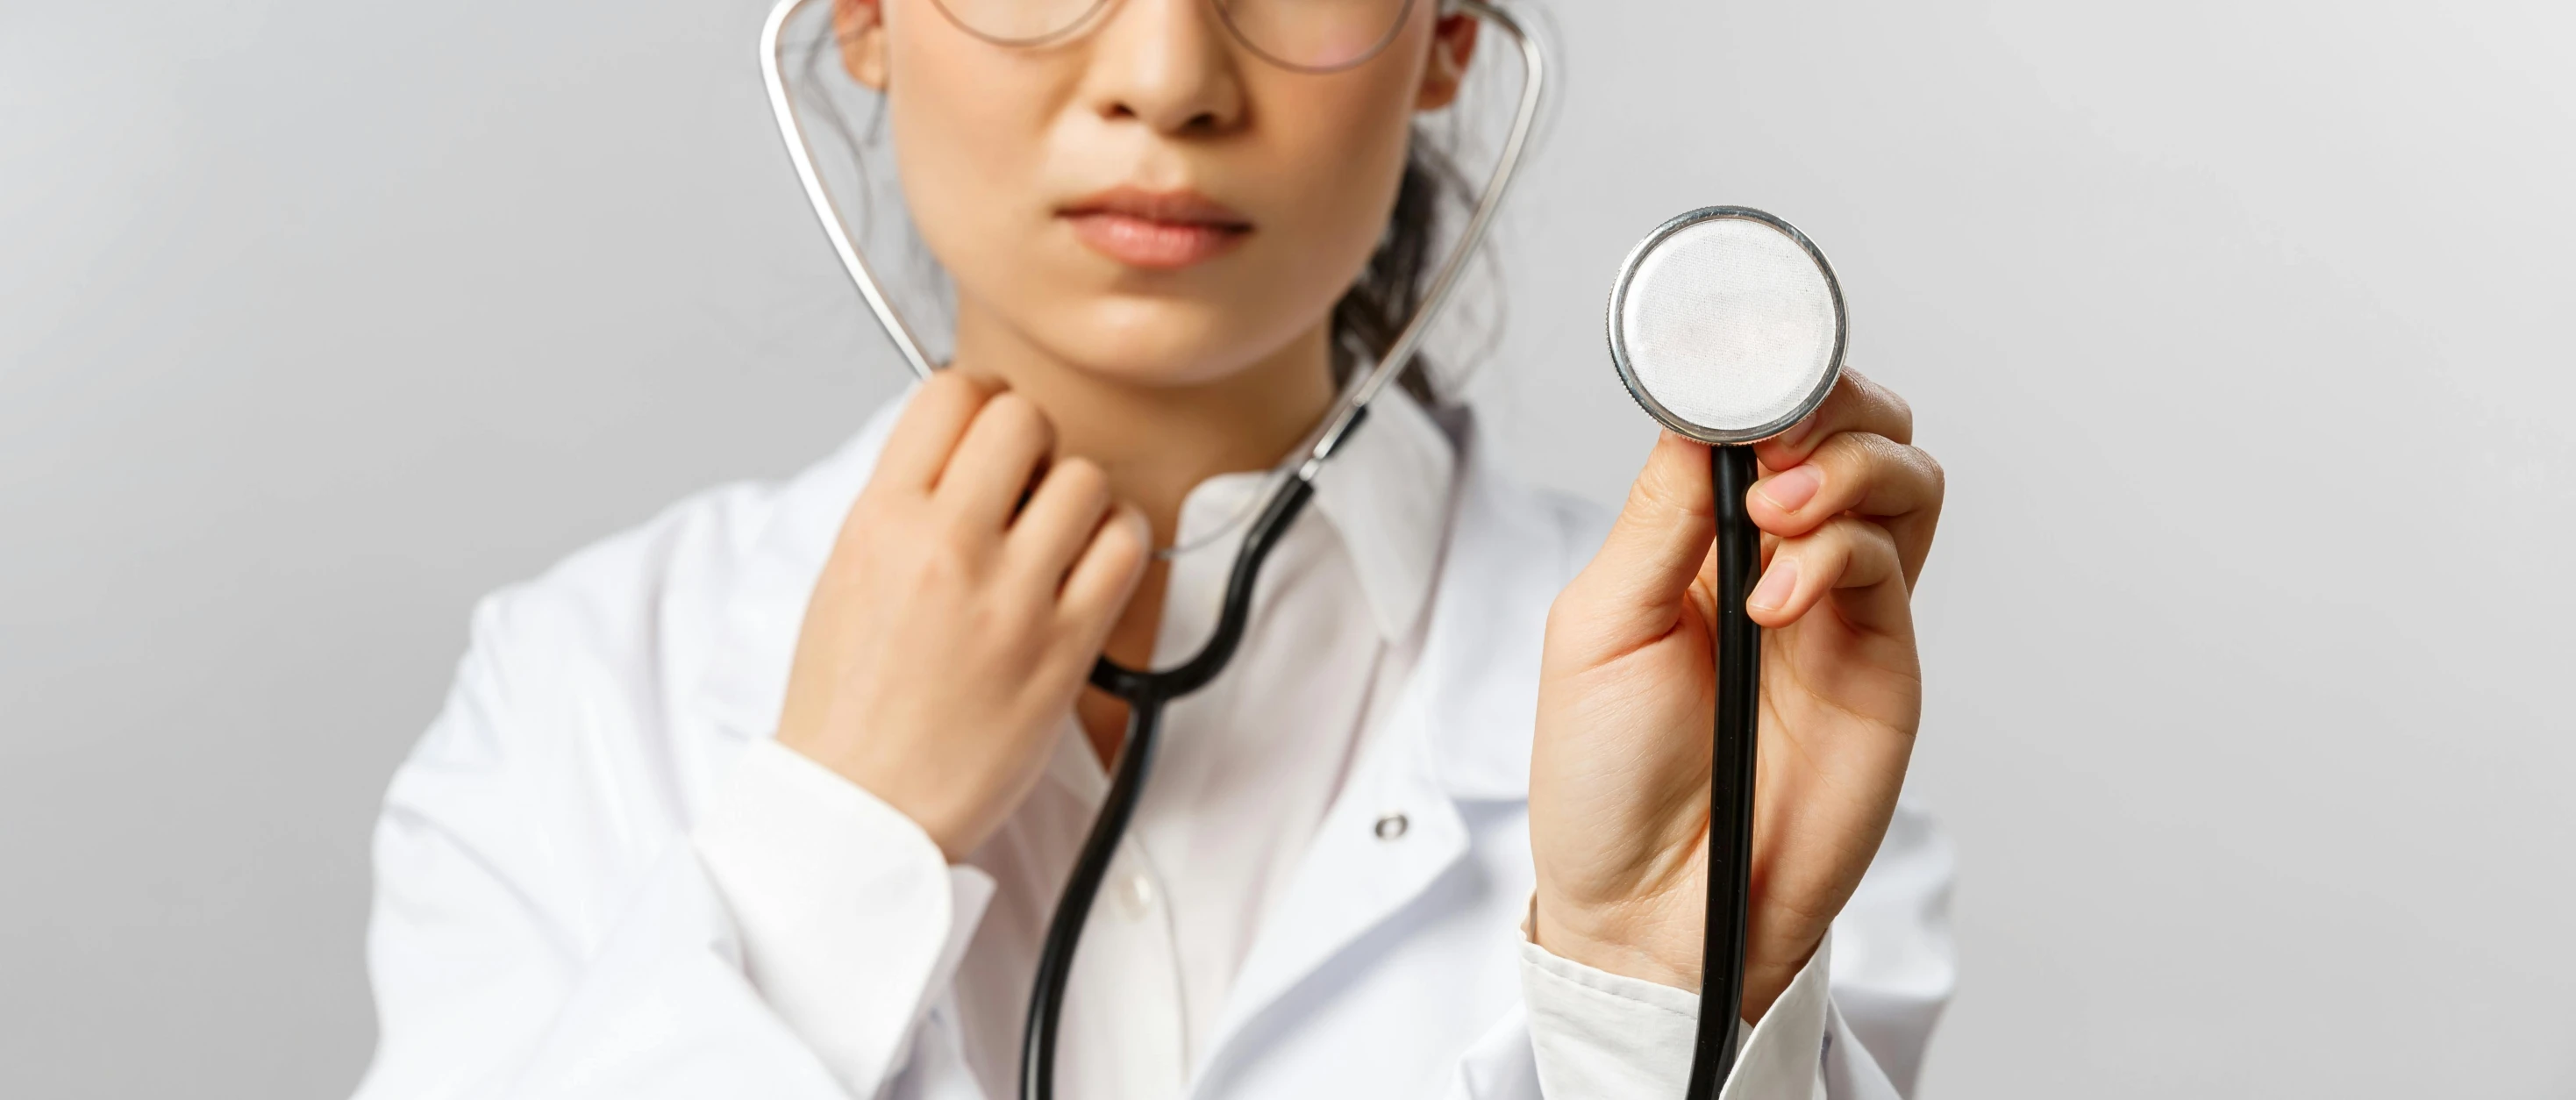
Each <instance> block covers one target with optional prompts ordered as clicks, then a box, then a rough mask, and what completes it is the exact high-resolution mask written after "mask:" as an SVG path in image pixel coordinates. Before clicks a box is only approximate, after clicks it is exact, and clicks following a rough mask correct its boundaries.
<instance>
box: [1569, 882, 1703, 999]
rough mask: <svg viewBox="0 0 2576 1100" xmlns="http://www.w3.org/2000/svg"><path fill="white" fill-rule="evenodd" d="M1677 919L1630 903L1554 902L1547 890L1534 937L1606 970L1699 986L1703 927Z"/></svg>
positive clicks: (1574, 959) (1670, 983)
mask: <svg viewBox="0 0 2576 1100" xmlns="http://www.w3.org/2000/svg"><path fill="white" fill-rule="evenodd" d="M1672 923H1674V922H1671V921H1668V920H1666V919H1663V918H1661V917H1660V916H1658V915H1656V914H1653V913H1648V912H1639V911H1637V910H1635V909H1633V908H1631V907H1625V906H1620V907H1609V908H1593V907H1584V906H1567V905H1562V904H1550V902H1549V900H1548V898H1547V894H1546V892H1545V891H1541V892H1540V894H1539V897H1538V899H1537V901H1536V903H1535V904H1533V905H1532V906H1531V907H1530V942H1532V943H1535V944H1537V945H1538V946H1539V947H1541V948H1543V949H1545V950H1546V951H1547V952H1548V953H1549V954H1552V955H1555V956H1556V957H1558V958H1561V959H1565V960H1567V961H1569V962H1574V963H1580V964H1582V965H1584V966H1588V967H1591V968H1592V969H1594V970H1599V971H1602V972H1604V973H1609V974H1617V975H1620V976H1621V977H1627V978H1635V979H1638V980H1640V981H1648V982H1653V983H1655V984H1657V985H1662V986H1670V987H1672V988H1675V989H1687V990H1692V991H1697V990H1698V989H1699V987H1700V953H1701V948H1700V944H1699V931H1698V929H1697V928H1696V927H1693V928H1690V929H1687V930H1685V929H1678V928H1673V927H1671V924H1672Z"/></svg>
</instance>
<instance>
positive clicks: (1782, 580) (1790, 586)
mask: <svg viewBox="0 0 2576 1100" xmlns="http://www.w3.org/2000/svg"><path fill="white" fill-rule="evenodd" d="M1797 591H1798V559H1796V558H1790V557H1775V558H1773V559H1771V569H1770V571H1768V572H1766V573H1764V574H1762V583H1760V584H1757V585H1754V586H1753V594H1752V595H1751V596H1747V597H1745V599H1744V603H1745V606H1747V607H1754V608H1759V609H1761V610H1764V611H1778V610H1780V609H1781V608H1783V607H1786V606H1788V604H1789V597H1790V596H1791V595H1792V594H1794V593H1796V592H1797Z"/></svg>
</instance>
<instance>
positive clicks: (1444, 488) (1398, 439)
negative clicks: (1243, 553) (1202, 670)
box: [1158, 388, 1458, 659]
mask: <svg viewBox="0 0 2576 1100" xmlns="http://www.w3.org/2000/svg"><path fill="white" fill-rule="evenodd" d="M1457 472H1458V450H1457V446H1456V444H1455V443H1453V442H1452V441H1451V439H1450V437H1449V436H1448V435H1447V434H1446V433H1444V432H1443V431H1442V430H1441V428H1440V426H1439V425H1438V424H1437V423H1435V422H1434V421H1433V420H1432V418H1431V415H1430V414H1429V413H1428V412H1426V411H1424V410H1423V408H1422V406H1421V404H1420V403H1418V402H1416V401H1415V400H1414V399H1413V397H1412V395H1410V394H1407V393H1405V392H1404V391H1402V390H1400V389H1393V388H1390V389H1388V390H1386V391H1384V392H1383V393H1381V394H1380V395H1379V396H1378V398H1377V400H1376V401H1374V402H1372V403H1371V404H1370V406H1369V416H1368V420H1367V421H1365V422H1364V423H1362V424H1361V426H1360V427H1359V428H1358V429H1357V430H1355V431H1353V432H1352V433H1351V434H1350V436H1349V437H1348V438H1347V439H1345V440H1344V441H1343V443H1342V445H1341V447H1340V448H1339V449H1337V450H1336V451H1335V452H1334V453H1333V457H1332V460H1331V461H1329V462H1326V463H1325V464H1324V468H1323V470H1322V471H1321V472H1319V473H1318V474H1317V475H1316V477H1315V497H1314V500H1313V502H1312V505H1313V507H1312V512H1313V514H1314V515H1315V516H1316V517H1318V518H1320V519H1321V520H1322V521H1323V526H1325V527H1327V528H1329V529H1330V531H1331V534H1332V537H1333V539H1334V541H1335V542H1337V543H1338V544H1339V545H1340V547H1341V549H1342V551H1343V553H1344V554H1346V555H1347V556H1348V557H1349V559H1350V563H1351V570H1352V572H1353V573H1354V574H1356V575H1357V576H1358V578H1359V582H1360V590H1361V592H1362V593H1363V594H1364V595H1365V596H1366V598H1367V601H1368V605H1369V617H1370V620H1371V622H1372V623H1374V624H1375V625H1376V627H1377V629H1378V633H1379V634H1380V636H1382V637H1383V638H1385V639H1386V640H1388V641H1390V642H1392V641H1397V640H1400V639H1402V638H1404V637H1405V636H1406V635H1407V634H1408V633H1410V632H1411V631H1412V630H1413V628H1414V626H1415V625H1416V624H1417V623H1418V622H1419V621H1420V619H1421V617H1422V611H1423V607H1424V606H1425V605H1426V604H1427V603H1429V602H1430V599H1431V589H1432V581H1433V578H1434V577H1435V576H1436V574H1437V573H1438V571H1439V567H1440V555H1441V550H1442V546H1443V542H1444V540H1445V538H1446V537H1447V533H1448V529H1449V511H1450V497H1451V495H1452V492H1453V488H1454V482H1455V481H1456V478H1457ZM1275 483H1276V475H1273V474H1271V473H1269V472H1266V471H1247V472H1241V473H1229V474H1219V475H1217V476H1215V477H1211V478H1209V479H1207V480H1205V481H1202V482H1200V483H1199V484H1198V485H1196V486H1194V487H1192V488H1191V490H1190V492H1189V495H1188V496H1187V497H1186V498H1184V499H1183V500H1182V502H1181V514H1180V523H1179V530H1178V531H1177V533H1176V535H1177V541H1178V543H1179V545H1181V546H1183V547H1185V548H1186V549H1184V550H1183V551H1182V554H1183V555H1184V556H1185V557H1188V558H1191V559H1195V560H1193V561H1192V562H1191V564H1192V565H1195V566H1213V567H1214V568H1216V569H1217V570H1218V571H1219V575H1222V572H1223V571H1224V570H1225V569H1227V568H1228V567H1229V566H1230V565H1231V563H1232V562H1233V560H1234V555H1235V552H1236V550H1237V549H1238V548H1239V547H1241V546H1242V544H1243V536H1244V533H1245V529H1246V528H1247V527H1248V526H1249V524H1250V520H1251V517H1252V513H1253V512H1254V511H1255V510H1257V509H1259V508H1260V507H1261V505H1262V502H1263V501H1264V499H1266V496H1267V493H1266V490H1267V489H1269V488H1270V487H1271V486H1272V485H1273V484H1275ZM1308 522H1312V521H1311V520H1310V521H1308ZM1169 641H1171V642H1173V643H1176V644H1178V645H1179V648H1180V649H1190V648H1193V646H1192V645H1191V644H1189V643H1188V640H1187V639H1181V638H1173V639H1169ZM1158 659H1159V658H1158Z"/></svg>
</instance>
